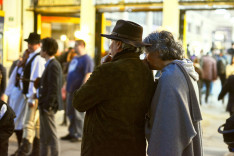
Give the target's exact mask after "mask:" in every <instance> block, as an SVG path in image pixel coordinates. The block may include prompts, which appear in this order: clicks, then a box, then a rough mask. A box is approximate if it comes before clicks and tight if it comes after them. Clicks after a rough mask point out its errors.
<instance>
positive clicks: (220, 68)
mask: <svg viewBox="0 0 234 156" xmlns="http://www.w3.org/2000/svg"><path fill="white" fill-rule="evenodd" d="M227 65H228V62H227V60H226V58H225V56H224V54H223V50H220V53H219V56H218V59H217V73H218V76H219V78H220V81H221V85H222V86H223V85H224V83H225V80H226V66H227Z"/></svg>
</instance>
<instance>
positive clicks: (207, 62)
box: [202, 52, 217, 103]
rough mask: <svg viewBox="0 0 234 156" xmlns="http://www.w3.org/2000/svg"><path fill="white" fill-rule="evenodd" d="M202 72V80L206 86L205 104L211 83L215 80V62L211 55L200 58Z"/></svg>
mask: <svg viewBox="0 0 234 156" xmlns="http://www.w3.org/2000/svg"><path fill="white" fill-rule="evenodd" d="M202 70H203V77H202V79H203V82H204V83H205V85H206V96H205V102H206V103H207V102H208V98H209V95H210V90H211V83H212V81H214V80H216V79H217V66H216V60H215V59H214V58H213V57H212V53H210V52H208V53H207V55H205V56H203V57H202Z"/></svg>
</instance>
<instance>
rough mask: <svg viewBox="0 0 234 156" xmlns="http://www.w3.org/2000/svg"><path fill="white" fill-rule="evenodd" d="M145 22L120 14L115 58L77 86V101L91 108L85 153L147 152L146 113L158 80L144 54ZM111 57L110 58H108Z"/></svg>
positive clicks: (141, 155) (139, 155)
mask: <svg viewBox="0 0 234 156" xmlns="http://www.w3.org/2000/svg"><path fill="white" fill-rule="evenodd" d="M142 33H143V28H142V27H141V26H140V25H138V24H136V23H134V22H131V21H124V20H118V21H117V23H116V25H115V27H114V29H113V31H112V33H111V34H110V35H106V34H102V35H101V36H103V37H106V38H108V39H111V40H112V43H111V45H110V55H111V57H107V59H109V58H112V59H110V62H107V63H104V64H102V65H101V66H98V67H97V68H96V69H95V70H94V72H93V73H92V75H91V77H90V78H89V80H88V81H87V82H86V84H84V85H83V86H82V87H81V88H80V89H79V90H76V91H75V92H74V97H73V106H74V107H75V108H76V109H77V110H78V111H80V112H86V114H85V123H84V130H83V132H84V136H83V138H82V145H81V156H93V155H98V156H99V155H100V156H101V155H102V156H112V155H116V156H145V155H146V151H145V150H146V140H145V134H144V127H145V126H144V124H145V115H146V113H147V110H148V106H149V104H150V101H151V98H152V95H153V91H154V81H153V75H152V71H151V70H150V69H149V68H148V66H147V64H145V63H144V62H143V61H142V60H140V57H139V56H140V54H141V53H142V51H143V50H142V48H143V47H144V46H147V45H148V44H144V43H142ZM104 62H106V61H104Z"/></svg>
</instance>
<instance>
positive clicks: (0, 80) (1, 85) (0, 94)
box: [0, 63, 6, 101]
mask: <svg viewBox="0 0 234 156" xmlns="http://www.w3.org/2000/svg"><path fill="white" fill-rule="evenodd" d="M5 89H6V68H5V67H4V66H3V65H2V64H1V63H0V100H3V101H5V98H4V92H5Z"/></svg>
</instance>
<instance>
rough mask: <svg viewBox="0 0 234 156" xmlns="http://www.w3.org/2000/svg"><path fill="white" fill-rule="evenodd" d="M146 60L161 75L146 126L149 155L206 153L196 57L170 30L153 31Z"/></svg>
mask: <svg viewBox="0 0 234 156" xmlns="http://www.w3.org/2000/svg"><path fill="white" fill-rule="evenodd" d="M144 43H147V44H152V45H151V46H149V47H146V61H147V62H148V64H149V66H150V68H151V69H153V70H160V71H161V76H160V78H159V80H158V86H157V88H156V91H155V94H154V96H153V99H152V102H151V108H150V111H149V120H148V123H147V126H146V137H148V138H147V139H148V143H149V146H148V151H147V153H148V155H149V156H202V155H203V149H202V140H201V128H200V121H201V120H202V117H201V112H200V107H199V94H198V93H199V92H198V86H197V81H198V79H199V76H198V74H197V73H196V72H195V69H194V67H193V63H192V61H190V60H188V59H184V51H183V48H182V46H181V45H180V44H179V43H178V42H176V41H175V39H174V37H173V35H172V34H171V33H170V32H168V31H161V32H153V33H151V34H149V35H148V36H147V37H146V38H145V39H144Z"/></svg>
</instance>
